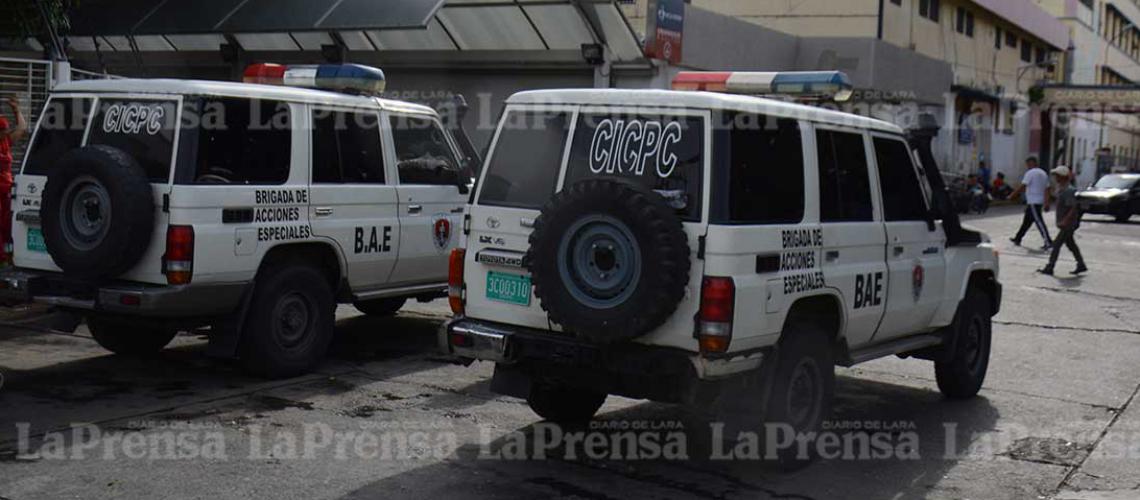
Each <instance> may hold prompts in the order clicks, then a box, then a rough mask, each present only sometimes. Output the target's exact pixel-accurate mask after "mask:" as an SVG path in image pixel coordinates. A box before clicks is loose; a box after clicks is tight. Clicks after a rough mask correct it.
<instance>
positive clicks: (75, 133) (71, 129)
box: [23, 97, 91, 175]
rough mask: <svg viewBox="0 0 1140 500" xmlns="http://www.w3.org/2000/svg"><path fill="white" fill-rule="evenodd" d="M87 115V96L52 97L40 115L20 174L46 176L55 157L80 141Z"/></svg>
mask: <svg viewBox="0 0 1140 500" xmlns="http://www.w3.org/2000/svg"><path fill="white" fill-rule="evenodd" d="M90 117H91V99H85V98H74V97H63V98H55V99H52V100H51V101H50V102H49V103H48V105H47V108H45V109H44V113H43V116H42V117H41V118H40V123H39V129H38V130H37V131H36V139H35V143H34V144H32V147H31V149H30V150H29V153H28V160H27V161H26V162H25V163H24V171H23V173H25V174H30V175H47V172H48V169H50V168H51V166H52V165H53V164H55V161H56V160H58V159H59V158H60V157H61V156H63V155H64V153H67V152H68V151H71V150H72V149H75V148H78V147H79V146H80V145H81V144H82V143H83V133H84V132H85V131H86V129H87V119H88V118H90Z"/></svg>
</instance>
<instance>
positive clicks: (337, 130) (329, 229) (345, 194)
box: [309, 108, 400, 293]
mask: <svg viewBox="0 0 1140 500" xmlns="http://www.w3.org/2000/svg"><path fill="white" fill-rule="evenodd" d="M310 119H311V120H312V125H313V126H312V135H311V143H310V145H311V147H310V149H311V150H312V155H311V157H312V170H311V172H312V178H311V181H310V188H309V189H310V200H309V204H310V209H309V210H310V213H309V219H310V221H311V224H312V227H313V233H314V235H316V236H320V237H325V238H331V239H333V240H335V241H336V242H337V244H338V245H339V246H340V249H341V253H342V254H343V255H344V256H345V260H346V261H347V267H348V268H347V276H348V281H349V284H350V285H351V286H352V290H353V292H354V293H359V292H366V291H368V290H370V289H376V288H381V287H384V286H385V285H387V283H388V280H389V277H390V276H391V274H392V270H393V269H394V267H395V265H396V258H397V256H398V254H399V249H400V221H399V218H398V216H397V208H398V204H397V198H396V187H395V185H394V182H392V179H391V178H390V176H391V169H385V164H386V161H385V154H384V148H383V146H382V137H383V136H382V134H381V127H380V113H379V112H378V111H374V110H360V109H358V110H354V111H342V110H336V109H328V108H312V113H311V118H310Z"/></svg>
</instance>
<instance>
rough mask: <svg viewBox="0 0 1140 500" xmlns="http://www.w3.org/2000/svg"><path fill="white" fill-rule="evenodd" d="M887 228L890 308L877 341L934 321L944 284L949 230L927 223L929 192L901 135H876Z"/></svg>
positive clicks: (888, 307)
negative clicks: (920, 181)
mask: <svg viewBox="0 0 1140 500" xmlns="http://www.w3.org/2000/svg"><path fill="white" fill-rule="evenodd" d="M872 142H873V143H874V146H875V158H876V163H877V164H878V172H879V183H880V186H881V189H880V191H881V192H882V196H883V216H884V220H885V225H886V229H887V267H888V268H889V274H890V279H889V284H888V285H887V290H888V296H887V311H886V316H885V317H884V318H883V323H882V325H881V326H880V327H879V332H878V333H877V334H875V340H876V341H882V340H889V339H892V338H896V337H901V336H905V335H908V334H913V333H917V332H919V331H921V330H923V329H926V328H928V327H929V326H930V323H931V320H932V319H933V317H934V313H935V312H936V311H937V310H938V307H939V306H940V305H941V300H942V294H943V290H944V288H945V285H946V260H945V252H944V249H945V248H946V236H945V234H944V233H943V232H942V229H941V228H940V227H938V226H937V225H932V224H933V223H932V222H931V223H928V222H927V220H928V217H929V216H928V211H927V204H926V203H927V202H926V197H925V195H924V193H923V190H922V187H921V184H920V183H919V177H918V171H917V170H916V169H915V166H914V161H913V158H912V156H911V152H910V148H909V147H908V146H907V144H906V143H905V142H903V141H902V139H900V138H897V137H890V136H886V135H875V136H873V137H872Z"/></svg>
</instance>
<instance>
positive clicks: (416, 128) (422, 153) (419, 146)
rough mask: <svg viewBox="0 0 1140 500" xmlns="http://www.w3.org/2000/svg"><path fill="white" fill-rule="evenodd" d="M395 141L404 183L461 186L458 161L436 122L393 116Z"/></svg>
mask: <svg viewBox="0 0 1140 500" xmlns="http://www.w3.org/2000/svg"><path fill="white" fill-rule="evenodd" d="M392 140H393V141H395V146H396V170H397V172H398V173H399V176H400V183H401V184H432V185H447V186H455V185H457V184H459V177H460V175H459V161H458V160H457V159H456V157H455V152H454V151H452V150H451V145H450V144H448V142H447V136H445V135H444V132H443V128H442V127H440V126H439V124H438V123H436V121H435V120H432V119H430V118H421V117H414V116H401V115H394V116H392Z"/></svg>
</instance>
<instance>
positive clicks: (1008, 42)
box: [1005, 30, 1017, 48]
mask: <svg viewBox="0 0 1140 500" xmlns="http://www.w3.org/2000/svg"><path fill="white" fill-rule="evenodd" d="M1005 46H1006V47H1014V48H1016V47H1017V33H1014V32H1012V31H1010V30H1005Z"/></svg>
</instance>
